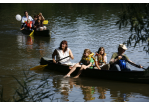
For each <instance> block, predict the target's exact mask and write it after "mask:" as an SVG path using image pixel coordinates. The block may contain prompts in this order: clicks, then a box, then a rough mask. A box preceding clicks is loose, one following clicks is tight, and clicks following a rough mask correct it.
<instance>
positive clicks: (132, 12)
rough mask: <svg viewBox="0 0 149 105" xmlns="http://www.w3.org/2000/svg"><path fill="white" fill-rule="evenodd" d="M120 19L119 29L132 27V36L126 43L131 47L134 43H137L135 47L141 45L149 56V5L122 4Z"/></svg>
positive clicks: (118, 22)
mask: <svg viewBox="0 0 149 105" xmlns="http://www.w3.org/2000/svg"><path fill="white" fill-rule="evenodd" d="M118 17H119V20H118V21H117V23H116V25H119V29H121V28H122V26H124V27H127V26H128V25H129V26H130V32H131V35H130V36H129V38H128V40H127V41H126V42H124V43H126V44H127V46H131V45H132V41H135V43H134V45H133V46H134V47H136V45H140V44H141V46H143V50H144V51H146V52H147V53H148V54H149V4H148V3H137V4H134V3H130V4H122V12H121V13H120V15H119V16H118Z"/></svg>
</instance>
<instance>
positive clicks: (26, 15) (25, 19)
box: [21, 11, 33, 23]
mask: <svg viewBox="0 0 149 105" xmlns="http://www.w3.org/2000/svg"><path fill="white" fill-rule="evenodd" d="M24 15H25V16H23V17H22V21H21V22H22V23H25V22H26V21H27V19H30V21H32V20H33V18H32V17H31V16H29V15H28V12H27V11H24Z"/></svg>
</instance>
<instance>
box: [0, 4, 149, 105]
mask: <svg viewBox="0 0 149 105" xmlns="http://www.w3.org/2000/svg"><path fill="white" fill-rule="evenodd" d="M120 7H121V5H120V4H69V3H68V4H52V3H45V4H40V3H39V4H28V3H27V4H20V3H18V4H0V14H3V15H2V16H1V17H0V24H1V25H0V36H1V38H0V55H1V56H0V67H1V69H0V86H1V87H2V86H3V88H4V98H5V99H7V98H11V97H12V96H13V93H14V88H17V87H18V86H19V85H18V84H17V82H16V80H15V79H14V78H12V76H15V77H17V78H18V79H20V80H21V78H24V75H23V73H22V71H23V70H24V71H29V69H30V68H32V67H34V66H37V65H39V61H40V58H41V57H43V56H44V57H49V58H51V57H52V52H53V51H54V49H55V48H57V47H59V44H60V42H61V41H62V40H67V41H68V46H69V48H70V49H71V50H72V52H73V55H74V60H72V62H74V63H76V62H79V60H80V58H81V56H82V53H83V50H84V49H86V48H89V49H90V50H91V51H92V52H96V51H97V50H98V48H99V47H104V48H105V50H106V53H107V57H108V62H109V60H110V58H111V55H112V53H113V52H116V51H117V47H118V44H120V43H123V42H124V41H126V40H127V39H128V37H129V35H130V33H129V32H128V31H129V27H127V28H123V29H121V30H119V28H118V26H116V25H115V23H116V21H117V20H118V17H117V15H118V14H119V13H120V12H121V8H120ZM24 10H27V11H28V12H29V15H31V16H32V17H33V16H34V14H37V13H38V12H42V13H43V15H44V17H45V18H46V20H48V21H49V24H47V25H46V26H47V27H48V28H49V29H50V33H51V37H50V38H45V37H29V36H26V35H24V34H23V33H21V32H20V30H19V29H20V22H19V21H17V20H16V19H15V15H16V14H20V15H21V16H23V12H24ZM125 54H127V56H128V57H129V59H131V60H132V61H133V62H135V63H136V64H141V65H143V66H145V67H147V66H148V65H149V56H148V55H147V54H146V52H144V51H143V49H142V48H141V47H140V46H137V47H136V48H134V47H128V50H127V51H126V52H125ZM130 67H131V69H133V70H141V71H142V70H143V69H139V68H136V67H133V66H131V65H130ZM29 72H30V75H32V74H38V75H39V77H38V79H40V78H41V77H42V76H46V75H47V76H49V75H50V78H49V81H50V82H51V83H52V85H53V86H52V88H53V89H58V90H57V91H55V92H56V94H55V98H56V100H53V101H57V100H58V101H64V102H67V101H70V102H72V101H76V102H85V101H87V102H94V101H96V102H117V101H128V102H145V101H146V102H148V101H149V92H148V90H147V89H148V88H149V85H148V84H134V83H126V82H117V81H107V80H95V79H90V78H79V79H77V80H76V79H73V78H68V79H63V78H62V77H63V76H64V75H62V74H60V73H56V72H44V71H43V72H34V71H29ZM36 82H37V84H38V82H39V81H38V80H37V81H36ZM43 101H50V100H49V99H44V100H43Z"/></svg>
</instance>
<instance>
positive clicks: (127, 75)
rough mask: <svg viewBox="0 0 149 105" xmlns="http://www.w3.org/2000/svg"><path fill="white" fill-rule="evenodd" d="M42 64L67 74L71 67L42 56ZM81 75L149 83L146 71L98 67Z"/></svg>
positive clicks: (74, 73) (84, 71) (148, 75)
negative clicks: (99, 68)
mask: <svg viewBox="0 0 149 105" xmlns="http://www.w3.org/2000/svg"><path fill="white" fill-rule="evenodd" d="M40 64H41V65H46V64H48V66H47V67H46V69H49V70H52V71H58V72H61V73H62V74H64V75H66V74H67V73H68V72H69V71H70V69H69V66H67V65H61V64H55V63H53V61H52V60H50V59H48V58H45V57H43V58H41V60H40ZM79 69H80V68H79V67H78V68H77V69H76V70H75V71H74V72H73V73H72V75H76V74H77V73H78V71H79ZM81 76H85V77H88V78H96V79H109V80H117V81H126V82H134V83H135V82H136V83H146V84H149V74H148V73H147V72H145V71H134V70H133V71H131V72H129V71H109V70H98V69H89V68H88V69H86V70H83V71H82V74H81V75H80V77H81Z"/></svg>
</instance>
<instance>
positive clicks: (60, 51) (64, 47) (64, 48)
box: [52, 40, 74, 65]
mask: <svg viewBox="0 0 149 105" xmlns="http://www.w3.org/2000/svg"><path fill="white" fill-rule="evenodd" d="M55 56H56V60H60V59H62V58H65V57H67V56H69V57H68V58H65V59H63V60H61V61H59V63H60V64H66V65H74V64H73V63H71V62H70V58H71V59H74V57H73V54H72V51H71V50H70V49H69V48H68V44H67V41H66V40H63V41H62V42H61V43H60V47H59V48H57V49H55V50H54V52H53V54H52V59H53V63H57V62H56V60H55Z"/></svg>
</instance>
